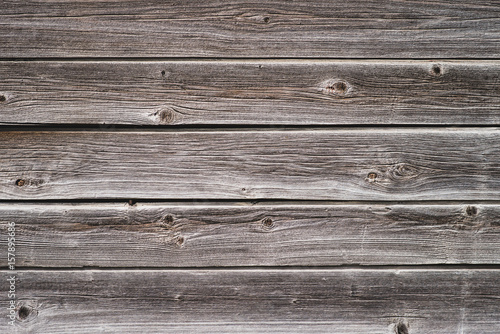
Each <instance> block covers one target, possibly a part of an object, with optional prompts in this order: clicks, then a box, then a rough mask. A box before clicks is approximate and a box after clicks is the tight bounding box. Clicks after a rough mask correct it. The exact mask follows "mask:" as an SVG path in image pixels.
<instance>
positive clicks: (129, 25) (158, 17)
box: [0, 0, 500, 58]
mask: <svg viewBox="0 0 500 334" xmlns="http://www.w3.org/2000/svg"><path fill="white" fill-rule="evenodd" d="M0 17H1V22H2V23H1V25H0V54H1V55H2V57H89V56H90V57H130V56H133V57H327V58H346V57H347V58H353V57H354V58H366V57H368V58H373V57H377V58H384V57H385V58H457V57H460V58H463V57H465V58H498V57H499V56H500V18H499V17H500V6H499V3H498V1H485V0H481V1H478V0H474V1H473V0H456V1H448V2H444V1H384V2H382V3H381V2H380V1H377V0H358V1H338V0H336V1H319V0H314V1H304V0H303V1H286V0H269V1H264V2H258V1H246V0H233V1H221V0H207V1H202V2H194V1H190V2H188V3H186V2H185V1H163V0H161V1H160V0H148V1H143V0H140V1H139V0H134V1H126V2H125V3H124V2H123V1H112V0H100V1H73V2H67V1H62V2H61V1H55V0H48V1H43V2H41V1H35V0H30V1H6V2H4V3H3V5H2V6H1V8H0Z"/></svg>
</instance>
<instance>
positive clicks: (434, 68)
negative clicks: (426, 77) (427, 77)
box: [431, 64, 443, 77]
mask: <svg viewBox="0 0 500 334" xmlns="http://www.w3.org/2000/svg"><path fill="white" fill-rule="evenodd" d="M431 74H432V75H434V76H437V77H438V76H440V75H442V74H443V69H442V68H441V66H440V65H439V64H434V65H432V67H431Z"/></svg>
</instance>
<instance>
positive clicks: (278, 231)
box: [0, 203, 500, 267]
mask: <svg viewBox="0 0 500 334" xmlns="http://www.w3.org/2000/svg"><path fill="white" fill-rule="evenodd" d="M499 221H500V206H498V205H486V204H480V205H478V204H470V205H467V204H464V205H427V204H423V205H394V204H390V205H389V204H386V205H382V204H379V205H376V204H374V205H361V204H354V205H337V204H335V205H333V204H324V205H317V204H315V205H312V204H286V205H285V204H256V205H252V206H249V205H243V204H240V205H238V204H233V205H231V204H216V205H214V204H208V203H207V204H203V203H191V204H189V203H186V204H140V203H139V204H136V205H134V206H129V205H127V204H79V205H71V204H44V205H41V204H31V205H29V204H2V205H0V231H3V232H4V233H0V234H1V235H3V236H4V237H3V238H1V240H0V249H7V247H6V236H7V223H8V222H15V223H16V229H17V235H18V237H17V239H18V243H19V246H18V247H17V249H16V253H17V257H16V263H17V266H18V267H33V266H34V267H78V266H100V267H193V266H202V267H216V266H311V265H312V266H328V265H346V264H347V265H352V264H362V265H408V264H464V263H465V264H468V263H469V264H470V263H473V264H500V244H499V243H498V240H499V238H500V223H499ZM6 261H7V258H6V257H5V258H1V259H0V265H1V266H6V265H7V263H6Z"/></svg>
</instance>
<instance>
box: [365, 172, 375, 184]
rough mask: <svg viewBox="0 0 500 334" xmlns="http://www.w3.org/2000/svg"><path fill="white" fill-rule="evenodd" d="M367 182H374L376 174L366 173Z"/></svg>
mask: <svg viewBox="0 0 500 334" xmlns="http://www.w3.org/2000/svg"><path fill="white" fill-rule="evenodd" d="M367 178H368V182H375V180H376V179H377V173H374V172H370V173H368V176H367Z"/></svg>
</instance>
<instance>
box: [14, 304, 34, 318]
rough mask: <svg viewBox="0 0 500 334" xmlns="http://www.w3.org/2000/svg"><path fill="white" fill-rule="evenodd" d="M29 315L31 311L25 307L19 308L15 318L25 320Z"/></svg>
mask: <svg viewBox="0 0 500 334" xmlns="http://www.w3.org/2000/svg"><path fill="white" fill-rule="evenodd" d="M30 313H31V310H30V308H29V307H27V306H21V307H20V308H19V311H17V316H18V317H19V319H20V320H24V319H26V318H27V317H28V316H29V315H30Z"/></svg>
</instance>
